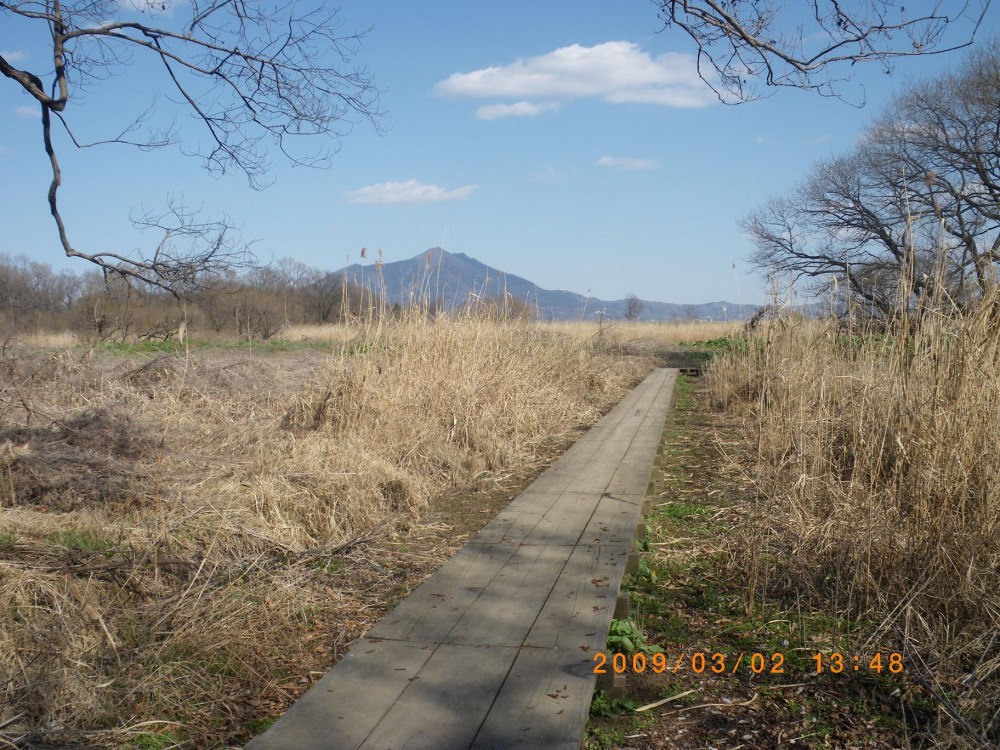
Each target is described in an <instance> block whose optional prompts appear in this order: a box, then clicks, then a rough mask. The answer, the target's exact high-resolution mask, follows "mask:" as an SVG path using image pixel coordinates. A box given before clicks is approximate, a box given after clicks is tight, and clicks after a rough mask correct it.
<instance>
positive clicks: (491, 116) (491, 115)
mask: <svg viewBox="0 0 1000 750" xmlns="http://www.w3.org/2000/svg"><path fill="white" fill-rule="evenodd" d="M554 109H559V103H558V102H543V103H541V104H535V103H533V102H516V103H515V104H487V105H485V106H483V107H480V108H479V109H477V110H476V117H478V118H479V119H480V120H499V119H500V118H501V117H534V116H535V115H540V114H541V113H542V112H549V111H551V110H554Z"/></svg>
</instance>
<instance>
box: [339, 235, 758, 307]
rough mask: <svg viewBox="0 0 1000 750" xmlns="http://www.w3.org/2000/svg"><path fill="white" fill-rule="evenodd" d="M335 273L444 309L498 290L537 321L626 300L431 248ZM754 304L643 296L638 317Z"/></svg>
mask: <svg viewBox="0 0 1000 750" xmlns="http://www.w3.org/2000/svg"><path fill="white" fill-rule="evenodd" d="M338 273H342V274H344V275H345V277H346V278H347V280H348V281H349V282H351V283H354V284H358V285H360V286H364V287H367V288H369V289H377V290H382V289H384V291H385V294H386V298H387V299H388V301H389V303H390V304H400V305H406V304H410V303H412V302H416V301H418V300H438V301H440V302H441V304H443V305H444V306H445V307H446V308H455V307H461V306H463V305H465V304H468V302H469V301H470V300H475V299H477V298H487V297H499V296H502V295H503V294H504V293H506V294H509V295H511V297H513V298H514V299H516V300H520V301H521V302H525V303H526V304H528V305H529V306H530V307H532V308H533V309H537V311H538V317H539V319H541V320H579V319H580V318H581V317H585V318H592V317H595V316H597V315H600V314H601V312H602V311H603V314H604V316H605V318H608V319H612V320H614V319H618V320H621V319H622V318H624V317H625V306H626V301H625V300H624V299H619V300H602V299H598V298H597V297H587V296H584V295H582V294H576V293H575V292H568V291H565V290H562V289H542V288H541V287H539V286H538V285H537V284H535V283H534V282H531V281H528V280H527V279H524V278H521V277H520V276H515V275H514V274H510V273H505V272H503V271H500V270H499V269H496V268H491V267H490V266H487V265H486V264H485V263H482V262H480V261H478V260H476V259H475V258H470V257H469V256H468V255H466V254H465V253H449V252H447V251H445V250H443V249H441V248H440V247H434V248H431V249H430V250H427V251H426V252H423V253H420V254H419V255H416V256H414V257H413V258H410V259H408V260H399V261H393V262H392V263H383V264H382V267H381V270H380V271H377V270H376V268H375V266H374V265H366V266H362V265H360V264H357V263H355V264H353V265H350V266H347V267H346V268H343V269H341V270H340V271H339V272H338ZM756 309H757V308H756V306H755V305H743V306H742V310H741V308H740V305H737V304H733V303H732V302H724V301H720V302H704V303H701V304H697V305H679V304H675V303H672V302H655V301H651V300H643V308H642V312H641V314H640V315H639V319H640V320H678V319H681V320H683V319H699V320H706V319H711V320H724V319H727V318H728V319H739V318H746V317H749V316H751V315H753V313H754V311H755V310H756Z"/></svg>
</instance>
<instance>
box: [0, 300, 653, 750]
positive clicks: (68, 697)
mask: <svg viewBox="0 0 1000 750" xmlns="http://www.w3.org/2000/svg"><path fill="white" fill-rule="evenodd" d="M306 355H309V356H308V357H307V356H306ZM310 357H311V358H310ZM648 366H649V363H648V362H647V361H645V360H638V359H633V360H630V361H625V360H622V359H620V358H619V359H612V358H611V357H608V356H606V355H603V354H600V353H598V352H595V351H594V350H593V349H592V348H590V347H586V346H582V345H580V344H579V343H578V342H574V341H571V340H569V339H567V338H565V337H558V336H554V335H552V334H549V333H546V332H544V331H540V330H538V329H537V328H533V327H531V326H526V325H522V324H518V325H513V324H500V323H497V322H493V321H483V320H477V319H475V318H472V317H465V318H439V319H438V320H436V321H434V320H431V319H429V318H427V317H425V316H420V315H414V316H410V317H408V318H406V319H405V320H390V319H387V318H383V319H382V320H381V321H380V320H373V321H371V322H370V323H369V324H367V325H364V324H359V325H356V326H355V327H354V335H353V338H352V341H351V343H350V344H346V343H345V344H344V345H343V346H342V347H341V348H340V349H339V350H338V352H337V353H335V354H333V355H332V356H329V355H322V354H320V353H317V352H312V353H310V352H308V351H307V352H305V353H303V352H293V353H291V354H283V355H275V356H263V355H261V354H260V353H257V352H251V351H246V350H245V351H236V352H233V351H228V352H227V351H221V350H219V351H214V352H213V351H212V350H205V351H201V352H199V353H198V354H197V355H190V356H185V355H179V356H175V355H170V356H156V357H135V356H133V357H129V358H123V357H121V356H111V355H108V354H95V353H94V352H92V351H87V350H75V351H66V352H63V353H61V354H58V355H55V356H44V355H32V354H31V353H30V352H24V351H22V352H20V353H15V352H12V351H7V352H6V354H5V357H4V358H3V360H2V361H0V380H2V383H0V740H3V741H0V745H2V744H4V742H16V743H20V744H27V745H32V744H33V743H34V744H44V743H53V742H68V743H74V742H75V743H83V744H88V743H89V745H91V746H116V747H166V746H174V745H176V746H191V747H194V746H231V745H234V744H239V743H240V742H241V741H242V740H245V739H247V738H248V736H249V735H250V734H251V733H252V732H253V731H254V727H257V731H259V727H260V725H259V724H254V722H259V720H261V719H263V718H266V717H267V716H273V715H275V714H276V713H280V711H281V709H282V708H283V707H284V706H285V705H287V702H288V700H289V699H290V698H292V697H294V696H295V695H297V694H298V692H300V691H301V690H302V689H304V686H305V685H304V683H307V682H308V680H309V675H310V674H311V673H310V670H319V671H318V672H313V673H312V674H313V675H314V676H315V674H318V673H321V671H322V670H323V669H324V668H325V667H327V666H329V664H330V662H331V660H332V659H334V658H335V657H336V656H337V655H338V654H340V653H342V652H343V651H344V650H345V649H346V647H347V645H349V644H350V643H351V642H352V641H353V640H354V639H356V638H357V637H359V636H360V635H361V634H362V633H363V632H364V629H365V628H366V627H367V625H369V624H371V622H372V621H373V619H377V617H378V614H379V612H381V611H382V609H383V608H384V607H385V606H386V604H387V603H386V602H385V601H383V600H382V597H383V596H385V595H387V593H388V592H390V591H393V590H395V589H396V588H398V580H396V579H395V578H394V576H393V574H392V572H391V571H389V570H387V569H386V568H385V567H384V566H383V565H382V564H380V563H379V561H378V560H376V559H374V558H373V557H372V556H371V555H370V554H368V553H366V549H367V547H366V545H367V544H368V543H369V541H371V542H375V541H378V540H380V539H383V538H386V537H390V536H392V535H394V534H405V533H406V530H407V527H408V526H409V525H410V524H411V523H412V522H413V520H414V519H415V518H416V515H417V514H418V513H419V511H420V510H421V509H422V508H423V507H425V506H426V504H427V503H428V502H429V501H430V500H432V499H433V498H435V497H438V496H440V495H443V494H444V493H446V492H448V491H453V490H454V489H455V488H456V487H457V488H472V487H475V486H476V485H478V484H488V485H489V484H492V483H494V482H496V481H500V480H502V479H503V478H504V477H505V476H506V475H507V474H513V473H523V472H526V471H529V470H530V469H531V468H533V467H535V466H537V465H538V464H539V463H541V461H542V460H543V456H544V454H545V453H546V452H547V451H548V449H550V448H551V447H552V446H553V445H554V444H556V443H558V442H560V441H564V440H565V439H566V436H567V435H569V434H571V433H572V431H573V430H574V429H575V428H577V427H579V426H580V425H582V424H586V423H590V422H593V421H595V420H596V419H597V417H598V416H599V414H600V412H601V411H602V410H603V409H605V408H607V407H608V406H609V405H610V404H611V403H613V402H614V401H616V400H617V399H618V398H619V397H620V396H621V395H622V394H623V393H624V392H625V390H626V389H627V388H628V387H629V386H630V385H631V384H632V383H634V382H635V380H636V379H637V377H638V376H639V375H641V374H643V372H644V371H645V370H646V369H648ZM470 500H473V498H472V497H471V495H470ZM486 519H487V517H486V516H484V517H483V520H484V522H485V520H486ZM383 562H384V561H383ZM397 595H398V594H397ZM154 735H155V736H154Z"/></svg>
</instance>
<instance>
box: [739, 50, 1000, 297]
mask: <svg viewBox="0 0 1000 750" xmlns="http://www.w3.org/2000/svg"><path fill="white" fill-rule="evenodd" d="M743 228H744V230H745V231H746V232H747V233H748V234H749V236H750V237H751V239H752V241H753V243H754V245H755V247H756V250H755V252H754V254H753V256H752V258H751V260H752V262H753V263H754V265H756V266H757V268H758V269H759V270H762V271H764V272H766V273H768V274H779V275H783V276H791V277H792V278H793V279H803V278H806V279H811V280H812V281H813V282H814V286H815V287H816V289H817V290H819V291H821V290H823V289H825V288H828V287H829V286H830V285H831V284H837V285H843V287H844V288H846V289H847V290H849V293H850V294H851V295H852V296H854V297H855V298H856V299H860V300H862V301H863V302H864V303H865V304H866V305H867V306H869V307H870V308H872V309H874V310H875V311H877V312H879V313H880V314H883V315H890V314H892V312H893V311H894V310H896V309H900V307H901V306H908V305H911V304H912V303H913V301H914V298H916V297H919V296H920V295H923V294H925V293H931V292H935V293H937V292H940V293H946V294H947V295H948V297H949V298H951V299H952V300H953V301H955V302H956V304H958V305H959V306H964V305H967V304H970V303H973V302H974V301H975V300H976V299H977V298H980V297H981V296H982V294H983V293H984V292H985V291H986V290H987V288H988V287H989V285H990V284H991V283H992V282H993V280H994V279H995V277H996V272H997V270H998V267H1000V41H994V42H992V43H991V44H990V45H988V46H987V47H985V48H983V49H981V50H977V51H976V52H975V53H973V54H972V55H970V56H969V58H967V60H966V62H965V64H964V66H963V67H962V68H961V69H960V70H959V71H957V72H956V73H952V74H948V75H944V76H939V77H937V78H934V79H930V80H927V81H925V82H922V83H918V84H913V85H910V86H908V87H907V88H906V89H904V91H903V92H902V93H901V94H900V95H898V96H897V97H895V99H894V100H893V101H892V102H891V103H890V105H889V106H888V107H887V108H886V111H885V112H884V113H883V114H882V115H881V117H880V118H879V119H878V120H877V121H876V122H875V124H874V125H873V126H872V127H871V128H869V130H868V131H867V132H866V133H865V135H864V138H863V139H862V141H861V143H860V144H859V145H858V146H857V147H856V148H855V149H854V150H853V151H852V152H851V153H848V154H846V155H844V156H841V157H838V158H836V159H832V160H828V161H825V162H822V163H820V164H818V165H817V166H816V167H815V168H814V169H813V170H812V173H811V174H810V176H809V178H808V179H807V180H806V181H805V182H804V183H803V184H802V186H800V187H799V188H798V189H797V190H795V191H793V192H792V193H791V194H789V195H787V196H784V197H778V198H773V199H771V200H770V201H769V202H768V203H767V204H765V205H764V206H763V207H762V208H761V209H759V210H757V211H755V212H753V213H752V214H751V215H750V216H748V217H747V218H746V219H745V220H744V221H743Z"/></svg>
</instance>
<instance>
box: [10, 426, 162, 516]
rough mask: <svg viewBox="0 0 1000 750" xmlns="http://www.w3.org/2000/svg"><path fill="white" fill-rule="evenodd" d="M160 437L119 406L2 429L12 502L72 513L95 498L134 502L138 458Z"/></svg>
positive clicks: (102, 501) (151, 449)
mask: <svg viewBox="0 0 1000 750" xmlns="http://www.w3.org/2000/svg"><path fill="white" fill-rule="evenodd" d="M155 445H156V441H155V438H154V437H153V436H151V435H149V434H147V433H146V432H145V431H144V430H143V429H142V428H141V427H140V426H139V425H137V424H136V423H135V422H134V421H133V420H132V419H131V417H129V416H128V415H127V414H125V413H124V412H121V411H118V410H115V409H85V410H83V411H80V412H78V413H76V414H74V415H73V416H71V417H69V418H67V419H63V420H59V421H56V422H53V423H51V424H48V425H45V426H42V427H8V428H7V429H4V430H0V469H4V470H6V474H7V477H6V479H7V481H6V482H5V483H4V484H6V485H7V486H6V487H4V488H3V489H5V490H7V492H6V493H4V494H7V495H8V498H7V499H8V502H11V503H13V504H14V505H22V506H30V507H34V508H42V509H46V510H52V511H58V512H67V511H72V510H77V509H79V508H82V507H85V506H87V505H89V504H91V503H112V502H113V503H122V502H128V501H129V500H130V499H131V498H132V497H133V495H134V485H135V481H134V480H135V476H136V473H137V469H136V466H135V464H134V462H135V461H136V460H138V459H141V458H143V457H145V456H148V455H150V454H151V453H152V452H153V450H154V448H155Z"/></svg>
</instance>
